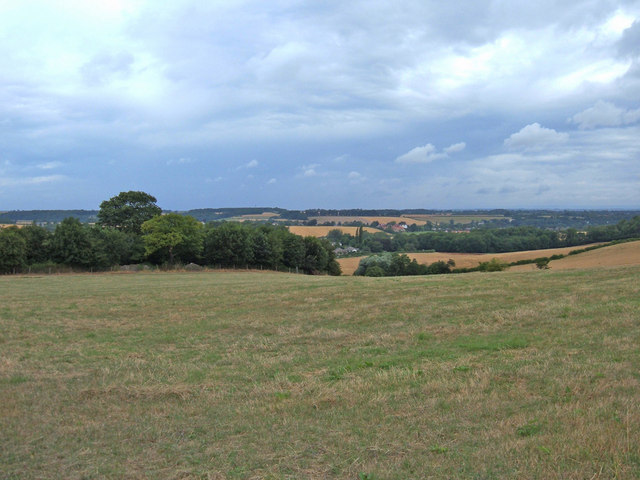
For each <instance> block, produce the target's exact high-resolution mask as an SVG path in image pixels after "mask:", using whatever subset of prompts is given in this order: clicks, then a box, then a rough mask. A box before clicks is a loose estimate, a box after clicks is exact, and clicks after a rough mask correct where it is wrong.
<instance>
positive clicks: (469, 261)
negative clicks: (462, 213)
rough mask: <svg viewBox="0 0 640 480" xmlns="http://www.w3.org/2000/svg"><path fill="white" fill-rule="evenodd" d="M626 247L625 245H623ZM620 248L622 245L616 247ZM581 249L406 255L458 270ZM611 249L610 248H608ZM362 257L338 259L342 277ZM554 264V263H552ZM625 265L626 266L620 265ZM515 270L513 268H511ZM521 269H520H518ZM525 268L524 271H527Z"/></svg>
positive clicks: (354, 266) (562, 253)
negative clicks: (451, 265)
mask: <svg viewBox="0 0 640 480" xmlns="http://www.w3.org/2000/svg"><path fill="white" fill-rule="evenodd" d="M623 245H627V244H623ZM618 246H622V245H618ZM579 248H581V247H565V248H549V249H546V250H525V251H521V252H508V253H442V252H433V253H407V256H408V257H409V258H411V259H414V258H415V259H416V261H417V262H418V263H424V264H430V263H434V262H439V261H441V260H442V261H445V262H446V261H447V260H449V259H452V260H453V261H455V262H456V267H458V268H473V267H477V266H478V265H479V264H480V263H482V262H488V261H490V260H491V259H492V258H498V259H500V260H502V261H504V262H507V263H511V262H517V261H518V260H529V259H534V258H539V257H550V256H552V255H566V254H568V253H569V252H570V251H571V250H576V249H579ZM608 248H612V247H608ZM603 250H606V248H603V249H599V250H594V251H593V252H587V253H593V254H595V255H597V254H598V253H597V252H601V251H603ZM582 255H586V253H584V254H580V255H576V258H579V257H582ZM362 258H364V257H351V258H339V259H338V263H340V267H341V268H342V274H343V275H353V272H355V271H356V269H357V268H358V264H359V263H360V260H361V259H362ZM553 263H554V264H555V262H553ZM636 264H640V262H637V263H632V265H636ZM620 265H627V264H624V263H623V264H620ZM525 267H531V269H535V268H536V266H535V265H525ZM512 268H515V267H512ZM518 268H522V267H518ZM529 269H530V268H527V269H526V270H529Z"/></svg>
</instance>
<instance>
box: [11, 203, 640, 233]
mask: <svg viewBox="0 0 640 480" xmlns="http://www.w3.org/2000/svg"><path fill="white" fill-rule="evenodd" d="M171 211H172V210H166V212H171ZM173 212H175V213H180V214H183V215H191V216H192V217H194V218H196V219H198V220H200V221H201V222H211V221H216V220H225V219H232V220H235V219H238V218H239V217H251V216H254V217H260V216H261V215H262V214H263V213H267V212H269V213H273V214H275V215H273V216H269V217H268V218H270V219H279V220H303V221H304V220H310V219H311V218H314V217H316V218H317V217H320V218H322V217H325V218H327V217H341V218H342V219H344V217H353V218H354V220H357V219H358V218H360V219H361V218H362V217H380V216H386V217H388V216H394V217H401V216H405V217H410V216H411V215H418V216H429V215H450V216H451V220H454V221H456V222H457V221H459V218H461V217H464V216H470V218H471V217H478V216H486V217H487V218H486V219H485V220H484V222H483V225H482V227H483V228H502V227H517V226H532V227H539V228H551V229H566V228H576V229H579V230H584V229H587V228H589V227H594V226H602V225H615V224H617V223H618V222H619V221H621V220H628V219H631V218H633V217H634V216H636V215H640V210H506V209H493V210H428V209H404V210H392V209H344V210H338V209H309V210H287V209H285V208H278V207H224V208H196V209H192V210H184V211H173ZM97 215H98V210H11V211H7V212H1V213H0V223H16V222H18V221H20V220H23V221H29V222H36V223H51V224H55V223H59V222H61V221H62V220H64V219H65V218H66V217H75V218H77V219H78V220H80V221H81V222H83V223H93V222H96V221H97ZM265 218H266V217H265ZM425 218H426V217H425ZM247 219H248V220H251V218H247ZM343 223H344V222H343ZM407 223H408V224H409V223H411V219H407ZM462 223H465V222H462Z"/></svg>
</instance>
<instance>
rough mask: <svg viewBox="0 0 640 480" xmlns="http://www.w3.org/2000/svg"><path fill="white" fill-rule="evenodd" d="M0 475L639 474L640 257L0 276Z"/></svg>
mask: <svg viewBox="0 0 640 480" xmlns="http://www.w3.org/2000/svg"><path fill="white" fill-rule="evenodd" d="M0 296H1V297H2V302H1V304H0V478H2V479H14V478H15V479H18V478H19V479H44V478H46V479H58V478H59V479H62V478H64V479H91V478H111V479H116V478H118V479H120V478H129V479H136V478H163V479H164V478H169V479H211V478H213V479H225V478H229V479H233V478H272V479H289V478H339V479H345V478H346V479H354V480H355V479H365V478H366V479H408V478H414V479H418V478H474V479H492V478H495V479H503V478H505V479H507V478H509V479H511V478H521V479H571V478H574V479H591V478H594V479H595V478H602V479H604V478H607V479H609V478H618V479H630V478H638V477H639V476H640V451H639V448H640V447H639V445H640V402H639V401H638V399H640V348H639V345H640V267H637V266H636V267H619V268H609V269H584V270H572V271H554V270H553V269H552V270H547V271H536V272H524V273H511V272H503V273H494V274H480V273H474V274H467V275H445V276H427V277H402V278H379V279H372V278H353V277H310V276H303V275H288V274H272V273H267V274H258V273H224V272H222V273H152V274H144V273H141V274H112V275H108V274H104V275H75V276H74V275H67V276H43V277H29V276H24V277H19V276H18V277H16V276H6V277H0Z"/></svg>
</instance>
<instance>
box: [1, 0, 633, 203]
mask: <svg viewBox="0 0 640 480" xmlns="http://www.w3.org/2000/svg"><path fill="white" fill-rule="evenodd" d="M126 190H143V191H146V192H148V193H151V194H152V195H154V196H156V197H157V198H158V204H159V205H160V206H161V207H163V208H165V209H173V210H177V209H190V208H204V207H223V206H279V207H283V208H292V209H304V208H313V207H321V208H437V209H445V208H453V209H459V208H500V207H505V208H538V207H544V208H635V209H637V208H640V0H639V1H624V0H615V1H614V0H574V1H566V0H562V1H551V0H540V1H537V2H520V1H512V0H502V1H492V0H458V1H454V2H443V1H440V0H416V1H413V0H403V1H402V2H391V1H382V0H352V1H348V2H346V1H335V0H323V1H317V0H308V1H293V0H270V1H264V0H237V1H236V0H224V1H217V0H212V1H207V2H205V1H195V0H193V1H189V0H171V1H167V2H158V1H151V0H20V1H16V0H0V211H1V210H10V209H49V208H54V209H58V208H61V209H67V208H87V209H94V208H97V207H98V205H99V204H100V202H101V201H102V200H105V199H107V198H110V197H111V196H113V195H116V194H118V193H119V192H121V191H126Z"/></svg>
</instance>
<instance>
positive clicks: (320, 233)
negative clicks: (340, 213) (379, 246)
mask: <svg viewBox="0 0 640 480" xmlns="http://www.w3.org/2000/svg"><path fill="white" fill-rule="evenodd" d="M363 229H364V231H365V232H369V233H380V232H381V230H378V229H376V228H371V227H364V228H363ZM331 230H340V231H341V232H342V233H348V234H349V235H353V236H355V235H356V234H357V231H358V227H342V226H335V227H325V226H312V227H307V226H302V225H292V226H290V227H289V231H290V232H291V233H293V234H295V235H300V236H301V237H318V238H321V237H326V236H327V235H328V234H329V232H330V231H331Z"/></svg>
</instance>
